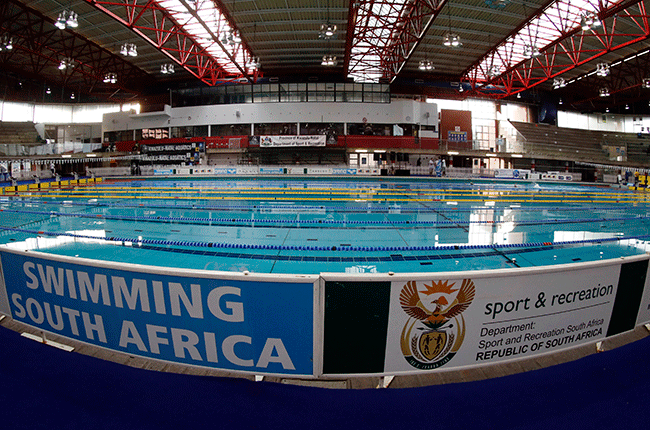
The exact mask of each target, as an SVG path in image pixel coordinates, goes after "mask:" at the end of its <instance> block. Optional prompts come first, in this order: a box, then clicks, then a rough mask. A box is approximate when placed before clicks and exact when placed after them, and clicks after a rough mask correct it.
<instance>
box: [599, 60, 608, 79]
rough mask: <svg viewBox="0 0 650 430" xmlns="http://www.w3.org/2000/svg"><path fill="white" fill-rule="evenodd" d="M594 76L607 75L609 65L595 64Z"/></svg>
mask: <svg viewBox="0 0 650 430" xmlns="http://www.w3.org/2000/svg"><path fill="white" fill-rule="evenodd" d="M596 75H598V76H600V77H605V76H607V75H609V64H607V63H598V64H596Z"/></svg>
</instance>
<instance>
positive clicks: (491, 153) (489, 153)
mask: <svg viewBox="0 0 650 430" xmlns="http://www.w3.org/2000/svg"><path fill="white" fill-rule="evenodd" d="M485 156H486V157H496V156H497V154H495V153H493V152H488V153H487V154H485Z"/></svg>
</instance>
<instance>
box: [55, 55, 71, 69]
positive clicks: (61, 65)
mask: <svg viewBox="0 0 650 430" xmlns="http://www.w3.org/2000/svg"><path fill="white" fill-rule="evenodd" d="M72 67H74V60H73V59H72V58H69V57H66V58H64V59H63V60H61V62H60V63H59V70H65V69H69V68H72Z"/></svg>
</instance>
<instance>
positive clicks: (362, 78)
mask: <svg viewBox="0 0 650 430" xmlns="http://www.w3.org/2000/svg"><path fill="white" fill-rule="evenodd" d="M408 2H409V0H392V1H389V2H385V1H375V2H372V3H362V4H361V5H360V6H359V9H358V12H357V20H356V23H355V25H354V36H353V38H352V47H351V49H350V65H349V69H348V77H351V78H353V79H354V80H355V81H357V82H378V81H379V79H380V78H381V77H383V76H384V70H383V68H382V60H381V57H380V56H379V55H377V52H384V51H385V50H386V49H387V48H388V46H389V45H390V43H391V42H392V39H393V37H394V35H393V31H394V30H395V28H396V25H395V24H397V22H398V21H399V20H400V19H401V16H402V13H403V11H404V8H405V6H406V4H407V3H408Z"/></svg>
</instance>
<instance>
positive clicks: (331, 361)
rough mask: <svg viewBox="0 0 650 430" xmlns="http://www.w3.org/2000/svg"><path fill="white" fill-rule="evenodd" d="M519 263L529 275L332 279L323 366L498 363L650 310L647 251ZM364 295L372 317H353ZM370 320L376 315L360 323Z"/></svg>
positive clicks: (616, 327) (370, 368)
mask: <svg viewBox="0 0 650 430" xmlns="http://www.w3.org/2000/svg"><path fill="white" fill-rule="evenodd" d="M520 270H522V271H523V272H528V273H521V274H514V275H513V271H509V272H510V273H503V274H501V275H497V276H490V275H487V276H486V275H485V274H483V275H478V274H477V276H472V273H471V272H466V273H465V274H464V275H460V276H459V275H458V274H455V273H450V274H448V276H447V275H445V276H443V277H438V276H436V274H431V277H430V278H429V279H422V277H417V278H414V279H404V280H400V281H392V282H365V283H359V282H342V281H340V282H327V281H326V283H325V327H324V332H325V339H324V341H325V342H324V362H323V373H324V374H364V373H384V374H389V375H394V374H400V373H402V374H406V373H417V372H418V371H428V370H434V369H439V368H444V369H449V368H454V367H460V366H476V365H481V364H493V363H497V362H501V361H506V360H512V359H517V358H523V357H530V356H534V355H538V354H543V353H548V352H555V351H559V350H561V349H564V348H570V347H575V346H578V345H581V344H585V343H595V342H596V341H598V340H601V339H603V338H605V337H608V336H613V335H615V334H618V333H622V332H624V331H628V330H632V329H634V327H635V326H636V322H637V316H638V315H639V314H645V315H646V316H647V314H648V311H647V310H645V309H644V308H643V306H641V304H642V303H647V301H648V300H649V298H648V297H645V299H644V300H645V301H643V302H642V297H643V293H644V289H645V285H646V283H647V282H646V281H647V273H648V256H641V258H635V257H633V258H631V259H626V260H625V261H623V262H618V261H615V262H614V263H611V262H608V264H601V265H598V264H597V263H596V264H592V263H585V264H583V265H577V266H573V267H570V268H564V269H561V268H558V267H554V268H549V269H547V270H530V271H526V270H525V269H520ZM516 273H518V272H516ZM341 294H343V295H345V297H344V298H339V295H341ZM361 302H365V303H372V315H370V314H368V315H366V316H365V317H364V318H356V317H355V316H354V315H356V316H359V315H361V316H363V315H362V314H363V311H359V309H360V307H361ZM646 306H647V304H646ZM349 315H353V317H350V316H349ZM366 318H369V319H370V320H371V321H372V323H371V324H370V321H369V322H368V324H367V325H366V326H365V327H352V325H354V324H356V323H355V322H356V321H360V320H362V319H366ZM341 320H343V321H344V322H343V323H341V322H340V321H341ZM359 330H360V331H359ZM364 339H373V342H372V345H369V344H366V343H364ZM357 345H360V346H357ZM330 349H331V350H330Z"/></svg>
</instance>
